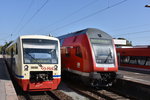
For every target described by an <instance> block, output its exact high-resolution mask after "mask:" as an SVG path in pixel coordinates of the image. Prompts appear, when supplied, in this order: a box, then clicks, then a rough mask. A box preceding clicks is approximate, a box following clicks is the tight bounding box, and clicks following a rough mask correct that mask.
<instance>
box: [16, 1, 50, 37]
mask: <svg viewBox="0 0 150 100" xmlns="http://www.w3.org/2000/svg"><path fill="white" fill-rule="evenodd" d="M48 2H49V0H46V1H45V2H44V3H43V4H42V6H41V7H40V8H38V9H37V10H36V12H35V13H34V14H33V15H32V16H31V17H30V19H28V20H27V22H26V23H25V24H24V25H23V26H22V27H21V28H20V29H19V31H18V35H19V34H20V32H21V31H22V30H23V29H24V28H25V26H27V24H29V23H30V22H31V21H32V19H33V18H34V17H35V16H36V15H37V14H38V13H39V12H40V11H41V10H42V8H44V6H45V5H46V4H47V3H48Z"/></svg>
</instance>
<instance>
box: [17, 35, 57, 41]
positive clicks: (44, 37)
mask: <svg viewBox="0 0 150 100" xmlns="http://www.w3.org/2000/svg"><path fill="white" fill-rule="evenodd" d="M19 38H20V39H22V38H28V39H38V38H39V39H53V40H58V38H56V37H52V36H46V35H23V36H19V37H18V39H19Z"/></svg>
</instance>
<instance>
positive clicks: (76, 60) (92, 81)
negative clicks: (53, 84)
mask: <svg viewBox="0 0 150 100" xmlns="http://www.w3.org/2000/svg"><path fill="white" fill-rule="evenodd" d="M58 38H59V40H60V44H61V57H62V58H61V59H62V71H63V74H67V75H68V76H71V77H76V78H78V79H81V80H82V81H83V82H85V83H87V84H89V85H91V86H109V85H111V84H112V82H113V81H114V80H115V78H116V76H117V74H116V72H117V71H118V64H117V57H116V50H115V46H114V42H113V39H112V37H111V36H110V35H108V34H107V33H105V32H103V31H101V30H98V29H94V28H87V29H84V30H81V31H77V32H74V33H70V34H66V35H63V36H60V37H58Z"/></svg>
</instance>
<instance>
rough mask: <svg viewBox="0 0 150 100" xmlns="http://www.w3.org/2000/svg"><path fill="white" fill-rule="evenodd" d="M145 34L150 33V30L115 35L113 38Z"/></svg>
mask: <svg viewBox="0 0 150 100" xmlns="http://www.w3.org/2000/svg"><path fill="white" fill-rule="evenodd" d="M145 32H150V30H146V31H137V32H130V33H124V34H115V35H113V36H122V35H134V34H139V33H145Z"/></svg>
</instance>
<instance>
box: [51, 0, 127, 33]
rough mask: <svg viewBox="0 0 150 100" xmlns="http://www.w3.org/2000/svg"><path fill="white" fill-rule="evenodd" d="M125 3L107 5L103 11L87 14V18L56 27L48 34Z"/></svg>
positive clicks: (124, 0)
mask: <svg viewBox="0 0 150 100" xmlns="http://www.w3.org/2000/svg"><path fill="white" fill-rule="evenodd" d="M126 1H127V0H123V1H120V2H118V3H115V4H113V5H109V6H107V7H105V8H103V9H100V10H98V11H96V12H94V13H91V14H89V15H87V16H84V17H82V18H80V19H77V20H75V21H72V22H70V23H68V24H65V25H63V26H60V27H57V28H55V29H54V30H51V31H50V33H52V32H53V31H56V30H60V29H62V28H64V27H67V26H69V25H72V24H75V23H78V22H80V21H82V20H85V19H87V18H89V17H92V16H94V15H97V14H99V13H101V12H103V11H106V10H108V9H110V8H113V7H115V6H117V5H120V4H122V3H124V2H126ZM56 35H58V34H57V33H56Z"/></svg>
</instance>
